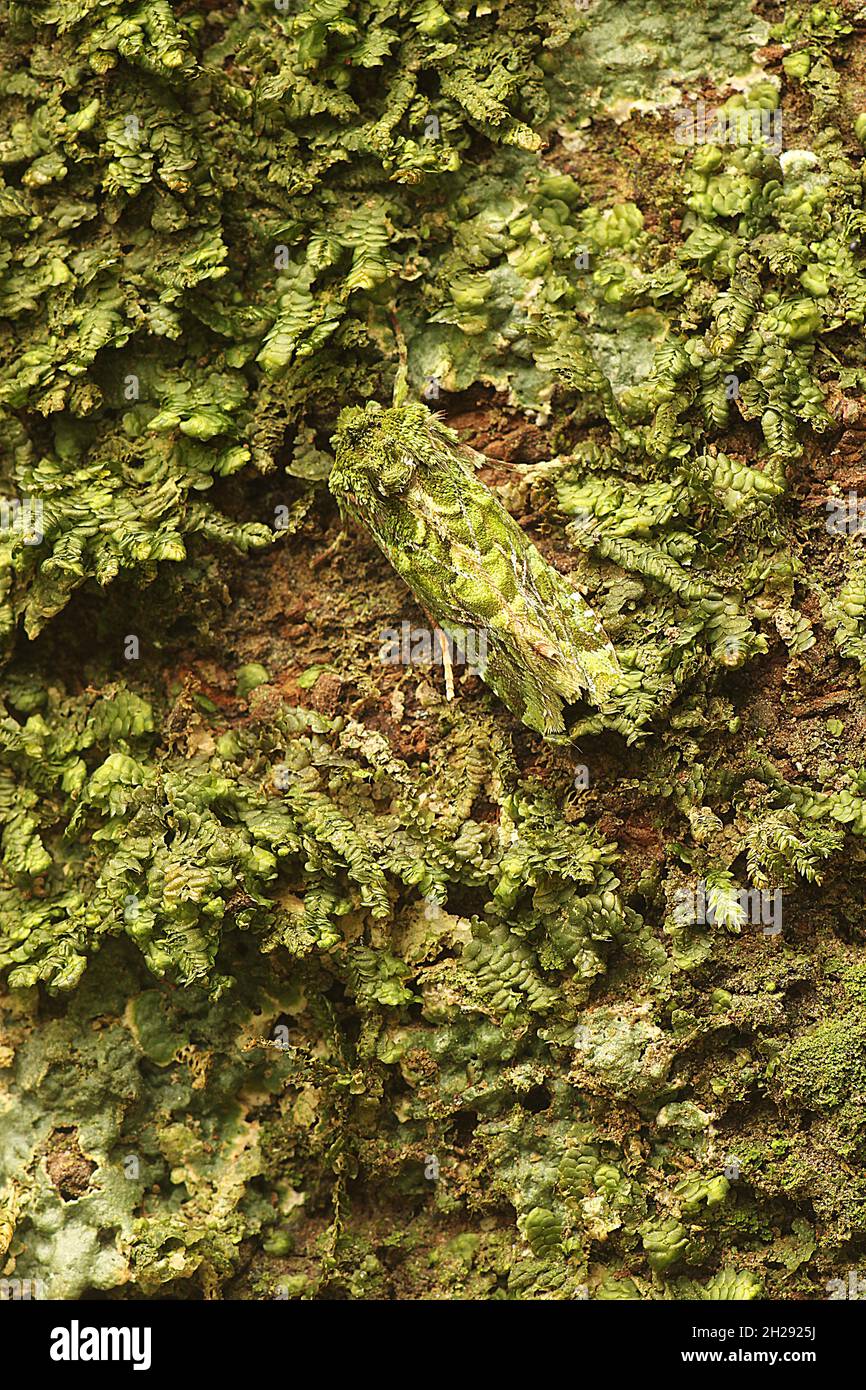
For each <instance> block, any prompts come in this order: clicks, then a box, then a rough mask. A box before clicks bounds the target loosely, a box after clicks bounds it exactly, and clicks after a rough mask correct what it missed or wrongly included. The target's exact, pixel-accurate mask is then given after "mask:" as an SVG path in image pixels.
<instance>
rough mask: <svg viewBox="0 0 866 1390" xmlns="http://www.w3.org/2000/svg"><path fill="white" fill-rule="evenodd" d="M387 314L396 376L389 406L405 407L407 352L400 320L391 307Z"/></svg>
mask: <svg viewBox="0 0 866 1390" xmlns="http://www.w3.org/2000/svg"><path fill="white" fill-rule="evenodd" d="M389 313H390V316H391V326H392V328H393V330H394V338H395V341H396V343H397V374H396V376H395V377H394V390H393V394H392V397H391V404H392V406H395V407H396V406H401V405H405V403H406V397H407V396H408V394H409V351H408V348H407V347H406V339H405V338H404V336H403V330H402V328H401V327H400V320H399V319H398V318H397V310H396V309H395V308H393V307H392V308H391V309H390V310H389Z"/></svg>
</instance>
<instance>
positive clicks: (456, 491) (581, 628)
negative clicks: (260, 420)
mask: <svg viewBox="0 0 866 1390" xmlns="http://www.w3.org/2000/svg"><path fill="white" fill-rule="evenodd" d="M334 442H335V445H336V460H335V463H334V468H333V471H332V473H331V489H332V491H333V492H334V494H335V496H336V497H337V498H338V500H339V502H340V505H341V508H344V509H346V510H348V511H350V512H351V513H352V514H353V515H355V516H356V517H357V518H358V519H359V520H361V521H363V522H364V524H365V525H366V526H367V527H368V528H369V530H370V532H371V534H372V535H373V537H374V539H375V541H376V542H377V544H378V545H379V547H380V549H381V550H382V551H383V553H384V554H385V556H386V557H387V559H388V560H389V561H390V562H391V564H392V565H393V566H394V568H395V569H396V570H397V572H398V573H399V574H400V575H401V576H402V578H403V579H404V580H405V582H406V583H407V585H408V586H409V588H410V589H411V590H412V592H413V593H414V594H415V596H416V598H417V599H418V601H419V602H420V603H421V605H422V606H423V607H424V608H425V609H426V610H427V612H428V614H429V615H430V617H431V618H432V619H434V620H435V621H436V622H437V623H438V624H439V625H440V626H441V627H442V629H443V631H444V632H446V633H447V634H448V636H449V638H451V639H452V640H453V641H454V642H455V643H456V644H458V646H459V647H461V648H462V649H464V650H465V647H466V645H467V643H468V642H469V641H470V638H471V636H472V634H478V635H480V637H482V638H483V640H478V641H476V648H478V649H480V650H476V653H475V655H476V658H477V659H476V660H474V661H473V662H471V663H470V664H471V665H472V667H473V669H475V670H476V671H477V673H478V674H479V675H480V676H481V677H482V679H483V680H484V681H485V682H486V683H487V684H488V685H489V686H490V687H491V688H492V689H493V690H494V691H495V692H496V694H497V695H498V696H499V697H500V699H501V700H502V701H503V702H504V703H505V704H506V705H507V706H508V708H509V709H510V710H511V711H512V712H513V713H514V714H516V715H517V717H518V718H519V719H521V720H522V721H523V722H524V723H525V724H527V725H528V726H529V727H530V728H532V729H535V730H536V731H537V732H539V733H541V734H544V735H545V736H547V737H549V738H556V739H560V738H562V736H563V735H564V734H565V721H564V706H565V705H566V704H571V703H574V702H575V701H577V700H578V699H581V698H583V699H586V700H587V701H588V702H589V703H591V704H594V705H596V706H598V705H601V704H604V703H605V701H606V699H607V697H608V696H609V694H610V692H611V691H612V689H613V688H614V686H615V685H616V684H617V682H618V681H619V679H620V676H621V672H620V666H619V662H618V660H617V657H616V653H615V651H614V649H613V647H612V646H611V644H610V642H609V641H608V640H607V638H606V636H605V634H604V631H603V629H602V627H601V624H600V622H599V621H598V618H597V617H596V615H595V613H594V612H593V610H592V608H591V607H590V606H589V604H588V603H587V602H586V600H585V599H584V598H583V597H582V596H581V595H580V594H579V593H577V591H576V590H575V589H573V588H572V587H571V585H570V584H569V583H568V581H567V580H566V579H565V578H564V577H563V576H562V575H561V574H559V572H558V571H557V570H555V569H553V568H552V566H550V565H548V563H547V561H546V560H545V559H544V558H543V556H542V555H541V554H540V552H539V551H538V550H537V549H536V547H535V546H534V545H533V544H532V542H531V541H530V540H529V539H528V537H527V536H526V534H525V532H524V531H523V530H522V529H521V527H520V526H518V524H517V522H516V521H514V519H513V518H512V517H511V516H510V515H509V513H508V512H507V511H506V510H505V508H504V507H503V506H502V504H501V503H500V502H499V500H498V498H496V497H495V496H494V494H493V493H492V492H491V491H490V489H489V488H488V487H486V486H485V484H484V483H483V482H482V481H481V479H480V478H479V477H478V476H477V471H476V462H475V458H474V457H473V454H472V453H471V452H470V451H469V450H467V449H465V448H464V447H463V446H461V445H460V443H459V441H458V440H457V437H456V436H455V435H454V434H453V432H452V431H451V430H450V429H448V428H447V426H445V425H444V424H443V423H442V422H441V421H440V420H439V419H438V418H437V417H436V416H434V415H433V414H432V413H431V412H430V411H429V410H428V409H427V407H426V406H424V405H421V404H420V403H415V404H410V405H404V406H395V407H393V408H392V409H390V410H386V409H383V408H382V407H381V406H379V405H378V404H376V403H375V402H371V403H370V404H368V405H367V406H366V407H365V408H364V409H363V410H361V409H354V410H350V411H344V412H343V414H342V415H341V417H340V421H339V423H338V429H337V434H336V436H335V440H334ZM476 457H477V456H476Z"/></svg>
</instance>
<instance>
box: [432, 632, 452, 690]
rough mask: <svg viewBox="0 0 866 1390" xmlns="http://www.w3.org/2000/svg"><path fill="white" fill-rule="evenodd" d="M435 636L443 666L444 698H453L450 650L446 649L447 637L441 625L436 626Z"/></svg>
mask: <svg viewBox="0 0 866 1390" xmlns="http://www.w3.org/2000/svg"><path fill="white" fill-rule="evenodd" d="M436 637H437V639H438V641H439V646H440V648H441V650H442V665H443V666H444V668H445V699H446V700H453V699H454V667H453V666H452V664H451V652H450V651H449V650H448V638H447V637H446V636H445V633H444V632H443V631H442V629H441V627H437V628H436Z"/></svg>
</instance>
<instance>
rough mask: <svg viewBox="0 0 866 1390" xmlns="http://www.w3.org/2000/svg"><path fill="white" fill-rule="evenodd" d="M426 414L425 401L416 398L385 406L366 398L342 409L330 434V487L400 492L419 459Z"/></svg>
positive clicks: (388, 493) (367, 492)
mask: <svg viewBox="0 0 866 1390" xmlns="http://www.w3.org/2000/svg"><path fill="white" fill-rule="evenodd" d="M430 418H431V416H430V412H429V411H428V410H427V407H426V406H423V405H419V404H413V405H405V406H394V407H392V408H391V409H390V410H388V409H385V408H384V407H383V406H381V405H379V403H378V401H369V402H368V403H367V405H365V406H363V407H360V406H353V407H350V408H349V409H347V410H343V411H342V412H341V413H340V417H339V419H338V421H337V432H336V434H335V435H334V438H333V440H332V443H333V446H334V450H335V454H336V462H335V464H334V469H333V472H332V474H331V487H332V489H333V490H334V491H343V492H354V493H355V494H356V495H357V496H358V497H359V498H361V497H364V496H370V495H373V496H375V495H378V496H379V497H390V496H393V495H395V494H397V493H400V492H403V491H404V490H405V488H406V486H407V485H408V483H409V480H410V479H411V477H412V474H413V473H414V471H415V469H416V468H417V467H418V466H419V464H420V463H421V461H422V458H423V453H424V447H423V446H424V443H425V442H426V429H427V426H428V422H429V421H430Z"/></svg>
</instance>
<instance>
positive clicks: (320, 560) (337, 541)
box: [310, 527, 349, 570]
mask: <svg viewBox="0 0 866 1390" xmlns="http://www.w3.org/2000/svg"><path fill="white" fill-rule="evenodd" d="M348 539H349V533H348V531H347V530H346V529H345V527H343V528H341V530H340V531H339V532H338V533H337V535H336V537H335V538H334V540H332V541H331V544H330V545H329V546H326V547H325V549H324V550H323V551H321V552H320V554H318V555H314V556H313V558H312V560H311V561H310V568H311V569H314V570H317V569H319V567H320V566H321V565H323V564H324V563H325V561H326V560H330V559H331V557H332V556H333V555H336V553H337V551H338V550H339V549H340V547H341V546H343V545H345V544H346V542H347V541H348Z"/></svg>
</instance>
